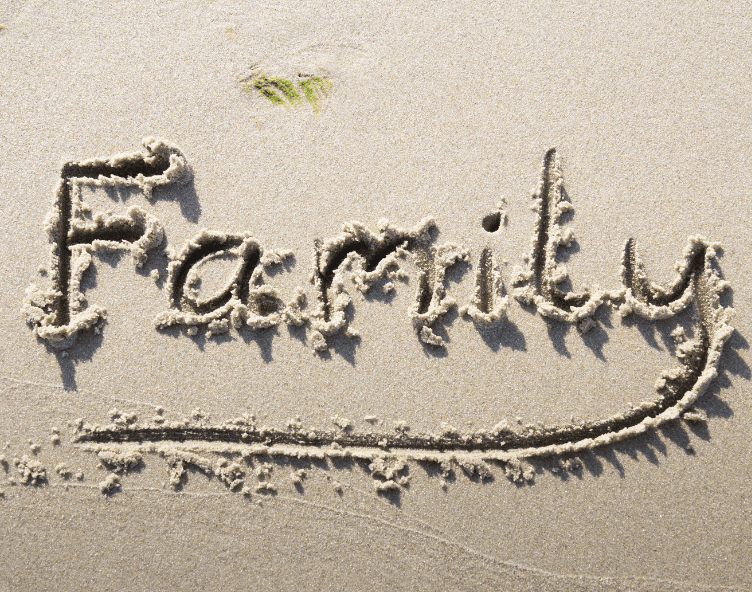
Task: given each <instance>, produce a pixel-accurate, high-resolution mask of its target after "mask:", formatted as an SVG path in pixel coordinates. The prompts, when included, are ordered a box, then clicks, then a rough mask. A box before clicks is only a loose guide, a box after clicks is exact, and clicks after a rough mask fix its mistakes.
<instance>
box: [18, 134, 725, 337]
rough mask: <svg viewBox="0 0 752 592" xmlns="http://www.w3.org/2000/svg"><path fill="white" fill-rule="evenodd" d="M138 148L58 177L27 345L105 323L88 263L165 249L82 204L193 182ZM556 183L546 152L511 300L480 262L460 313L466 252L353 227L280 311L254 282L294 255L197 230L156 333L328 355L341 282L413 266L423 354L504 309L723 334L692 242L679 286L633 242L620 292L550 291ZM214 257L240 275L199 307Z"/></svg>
mask: <svg viewBox="0 0 752 592" xmlns="http://www.w3.org/2000/svg"><path fill="white" fill-rule="evenodd" d="M143 144H144V151H142V152H136V153H132V154H125V155H119V156H114V157H110V158H95V159H91V160H87V161H84V162H69V163H66V164H65V165H63V167H62V171H61V175H60V181H59V183H58V185H57V188H56V189H55V198H54V205H53V209H52V211H51V213H50V215H49V216H48V219H47V221H46V230H47V233H48V235H49V239H50V243H51V252H50V262H49V271H50V279H51V284H52V285H51V286H50V287H49V288H47V289H40V288H38V287H37V286H35V285H32V286H31V287H30V288H29V290H28V291H27V298H26V302H25V305H24V313H25V315H26V319H27V321H28V323H29V324H30V325H31V326H32V327H33V328H34V331H35V332H36V334H37V335H38V336H39V337H40V338H41V339H44V340H47V341H48V342H49V343H51V344H52V345H53V346H55V347H58V348H67V347H70V346H71V345H72V344H73V343H74V341H75V339H76V337H77V335H79V334H81V333H82V332H84V331H86V330H90V329H92V328H94V327H98V326H100V325H101V323H102V322H103V320H104V319H105V316H106V311H105V310H104V309H102V308H101V307H98V306H95V305H88V303H87V299H86V297H85V296H84V294H83V289H82V278H83V275H84V273H85V272H86V270H87V269H88V268H89V266H90V265H92V254H93V253H95V252H106V251H130V253H131V257H132V259H133V262H134V264H135V265H136V266H137V267H140V266H142V265H143V264H144V262H145V261H146V259H147V255H148V252H149V251H151V250H154V249H158V248H161V247H162V245H163V243H164V236H165V229H164V226H163V224H162V222H160V220H158V219H157V218H156V217H155V216H153V215H152V214H150V213H149V212H148V211H146V210H144V209H143V208H141V207H138V206H133V207H131V208H129V209H128V210H127V212H126V213H125V214H124V215H115V214H111V213H108V214H104V213H92V209H91V206H89V205H88V204H87V203H85V201H84V199H83V192H82V188H83V187H85V186H89V187H105V188H106V187H132V188H138V189H140V190H141V191H143V193H144V194H145V195H146V197H147V198H148V199H152V194H153V192H154V191H155V190H158V188H160V187H164V186H166V185H169V184H180V183H185V182H187V181H188V180H190V178H191V170H190V167H189V165H188V163H187V160H186V158H185V156H184V155H183V153H182V151H181V150H180V149H179V148H177V147H176V146H174V145H172V144H170V143H168V142H165V141H162V140H157V139H154V138H146V139H145V140H144V142H143ZM562 182H563V176H562V170H561V164H560V162H559V159H558V157H557V154H556V151H555V150H553V149H552V150H549V151H548V152H547V153H546V154H545V156H544V159H543V165H542V169H541V177H540V182H539V184H538V187H537V189H536V191H535V192H534V194H533V199H534V201H535V211H536V212H537V224H536V228H535V232H534V235H533V241H532V250H531V253H530V256H529V257H528V258H526V262H525V266H524V267H523V268H518V269H517V272H516V274H515V277H514V279H513V280H512V286H511V291H510V294H509V295H505V290H504V286H503V281H502V277H501V272H500V267H499V261H498V260H497V257H496V256H495V255H494V253H493V252H492V251H491V250H490V249H484V250H483V251H482V252H481V253H480V254H479V256H478V264H477V266H476V268H477V271H476V279H475V281H476V289H475V292H474V296H473V297H472V299H471V300H470V301H469V302H468V303H466V304H464V305H463V306H459V305H458V303H457V302H456V301H455V300H454V299H453V298H451V297H449V296H448V295H447V293H446V288H445V284H446V273H447V270H448V269H449V268H451V267H452V266H453V265H456V264H458V263H459V262H461V261H469V260H470V252H469V251H468V250H467V249H465V248H463V247H462V246H460V245H457V244H454V243H445V244H440V245H436V244H434V242H435V241H434V238H433V237H434V236H435V234H436V233H435V230H436V223H435V221H434V220H433V219H432V218H425V219H423V220H421V221H420V222H419V223H417V224H416V225H415V226H413V227H412V228H408V229H404V228H399V227H396V226H393V225H391V224H389V223H388V222H386V221H381V222H380V223H379V227H378V229H377V232H372V231H371V230H369V229H368V228H366V227H365V226H363V225H362V224H360V223H358V222H351V223H348V224H345V226H344V228H343V230H342V232H341V233H340V234H339V235H337V236H334V237H332V238H329V239H326V240H318V241H316V242H315V244H314V245H313V247H314V249H313V250H314V256H313V272H312V274H311V281H312V283H313V286H314V290H315V293H316V302H315V304H314V305H313V306H311V307H310V309H309V308H308V306H307V302H306V297H305V294H304V290H303V289H302V288H298V289H297V291H296V293H295V294H294V295H293V297H292V298H291V300H290V301H288V302H283V301H282V299H281V298H280V296H279V293H278V290H277V289H276V288H275V287H274V286H272V285H269V284H268V283H265V275H264V271H265V270H268V268H270V267H271V266H274V265H281V264H284V262H285V260H286V259H288V258H290V257H292V256H293V253H292V252H290V251H284V250H280V249H272V248H269V247H267V246H264V245H262V244H261V243H260V242H259V241H257V240H256V239H255V238H253V236H252V235H251V234H250V233H235V234H228V233H224V232H218V231H207V230H202V231H201V232H200V233H198V234H197V235H196V236H195V237H194V238H193V239H191V240H190V241H188V242H187V243H186V244H185V245H184V246H183V248H182V249H181V250H180V251H179V252H177V253H175V254H171V262H170V264H169V267H168V278H167V282H166V289H167V290H168V292H169V301H170V308H169V309H168V310H166V311H164V312H163V313H161V314H159V315H158V316H157V317H156V319H155V320H154V324H155V326H156V327H157V328H160V329H161V328H165V327H170V326H176V325H177V326H182V327H184V328H185V329H186V331H187V333H188V334H189V335H196V334H197V333H198V330H199V327H202V328H203V330H204V331H206V332H207V333H208V334H210V335H211V334H218V333H222V332H226V331H228V330H229V329H230V327H231V326H234V327H236V328H239V327H241V326H244V325H245V326H250V327H252V328H254V329H263V328H268V327H272V326H275V325H278V324H280V323H288V324H291V325H296V326H303V325H308V326H309V327H310V331H311V333H310V343H311V345H312V347H313V348H314V349H315V350H317V351H322V350H326V349H327V347H328V343H327V339H328V338H329V337H331V336H332V335H335V334H337V333H341V334H343V335H346V336H354V335H356V334H357V332H356V331H355V330H354V329H353V328H352V327H351V326H349V323H348V319H347V315H346V309H347V307H348V306H349V305H350V303H351V301H352V300H351V297H350V294H349V293H348V291H347V290H348V284H346V281H345V280H346V279H348V278H349V279H351V280H353V281H354V284H355V286H356V287H357V289H359V290H362V291H364V292H365V291H367V290H368V289H369V288H371V287H372V286H373V285H374V284H375V283H376V282H377V281H381V282H382V283H383V287H384V289H385V290H387V291H390V290H393V289H394V283H393V282H392V280H396V279H407V277H408V274H407V272H406V271H405V270H404V269H403V266H401V262H402V261H404V260H405V259H407V258H410V259H411V260H412V262H413V264H414V267H415V269H417V282H416V285H417V294H416V296H415V299H414V302H413V304H412V306H411V308H410V310H409V311H408V316H409V318H410V319H411V321H412V323H413V326H414V327H415V330H416V334H417V336H418V338H419V339H420V340H421V341H422V342H423V343H425V344H427V345H428V346H435V347H443V346H444V342H443V340H442V339H441V338H440V337H439V336H438V335H437V334H436V333H434V330H433V327H434V324H435V323H436V322H437V321H439V320H440V319H441V317H443V316H444V315H446V314H447V313H448V312H449V311H450V310H451V309H452V308H454V307H458V306H459V312H460V313H461V314H462V315H463V316H465V317H466V318H468V319H470V320H472V321H473V322H474V323H475V324H476V325H478V327H479V328H488V327H492V326H494V325H496V324H498V323H501V322H503V321H504V320H505V318H506V310H507V308H508V306H509V299H510V296H511V297H514V298H516V299H517V300H518V301H519V302H521V303H523V304H525V305H529V306H534V307H536V310H537V311H538V312H539V313H540V314H541V315H542V316H544V317H546V318H548V319H551V320H556V321H560V322H565V323H576V324H577V325H578V327H579V328H580V329H582V330H587V328H588V327H589V326H592V323H593V321H592V316H593V314H594V313H595V312H596V311H597V309H598V308H599V307H600V306H604V305H606V306H612V307H615V308H616V309H617V310H618V311H619V312H620V313H621V314H622V315H628V314H631V313H634V314H637V315H639V316H641V317H643V318H646V319H649V320H657V319H665V318H668V317H670V316H673V315H675V314H677V313H678V312H680V311H682V310H684V309H686V308H687V307H688V306H689V305H690V304H692V303H694V304H696V305H697V306H696V308H697V310H698V314H699V315H700V318H701V322H700V327H701V331H700V333H703V334H704V333H707V335H705V336H704V337H702V336H701V341H703V342H704V343H705V345H706V346H707V345H708V344H709V343H710V341H712V339H713V336H714V333H715V330H714V328H713V327H714V326H715V325H718V324H719V323H720V325H723V326H725V320H726V319H727V318H728V317H729V316H730V310H728V309H724V308H723V307H721V306H720V305H719V302H718V295H719V294H720V292H721V291H722V290H723V289H724V288H725V287H726V283H725V282H724V281H723V280H721V279H720V276H719V275H718V273H717V272H716V271H715V269H716V267H717V259H716V249H717V245H714V244H712V243H710V242H708V241H707V240H705V239H704V238H702V237H690V239H689V241H688V245H687V247H686V248H685V250H684V253H683V255H682V260H681V261H680V262H679V264H678V265H677V269H678V275H677V278H676V279H675V281H674V282H673V283H672V284H671V285H670V286H669V287H667V288H663V287H660V286H657V285H655V284H653V283H651V282H650V281H649V280H648V278H647V276H646V273H645V271H644V266H643V265H642V263H641V261H640V259H639V256H638V254H637V249H636V241H635V240H633V239H630V240H629V241H627V244H626V246H625V249H624V253H623V257H622V280H623V286H622V287H620V288H619V289H617V290H613V291H610V292H608V291H605V290H602V289H600V288H593V289H590V290H586V291H584V292H582V293H573V292H566V291H564V290H562V289H561V287H560V286H561V285H562V283H563V282H564V280H566V279H567V272H566V268H565V266H564V265H563V264H562V263H561V262H560V261H558V260H557V255H558V254H559V252H560V249H562V248H564V247H566V246H567V245H569V244H570V243H571V241H572V239H573V235H572V232H571V230H569V229H566V230H565V229H564V228H563V224H562V221H561V217H562V215H563V214H564V213H565V212H567V211H568V210H571V209H572V206H571V204H570V203H569V202H568V201H567V199H566V196H565V193H564V191H563V186H562ZM496 217H497V218H498V217H499V214H498V213H497V214H496ZM497 222H498V220H497ZM491 223H493V221H492V222H491ZM486 225H487V221H486V220H484V227H485V226H486ZM496 226H498V224H496ZM218 257H230V258H232V259H233V260H236V261H237V265H236V267H235V269H234V271H233V272H232V274H231V276H230V277H228V278H227V281H226V283H225V285H224V288H222V289H221V290H219V291H218V292H216V293H214V294H212V295H211V296H210V297H204V298H202V297H201V296H200V295H199V294H198V293H197V291H196V290H195V289H194V287H195V285H196V283H197V281H196V279H197V273H198V271H197V270H198V269H199V268H200V266H201V264H203V263H206V262H209V261H211V260H212V259H213V258H218ZM720 325H719V326H720Z"/></svg>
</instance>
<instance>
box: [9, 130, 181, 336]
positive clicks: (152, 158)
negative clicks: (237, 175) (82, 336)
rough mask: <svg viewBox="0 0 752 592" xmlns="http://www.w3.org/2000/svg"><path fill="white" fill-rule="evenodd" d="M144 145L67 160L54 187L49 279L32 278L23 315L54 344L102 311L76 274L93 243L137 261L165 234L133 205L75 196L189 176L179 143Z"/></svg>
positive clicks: (146, 188) (147, 190) (147, 187)
mask: <svg viewBox="0 0 752 592" xmlns="http://www.w3.org/2000/svg"><path fill="white" fill-rule="evenodd" d="M143 144H144V148H145V152H136V153H133V154H122V155H119V156H113V157H111V158H94V159H91V160H87V161H84V162H68V163H65V164H64V165H63V167H62V170H61V172H60V181H59V182H58V185H57V188H56V190H55V203H54V207H53V210H52V212H51V214H50V216H49V217H48V218H47V221H46V224H45V227H46V230H47V233H48V235H49V238H50V243H51V245H52V246H51V252H50V275H51V280H52V286H51V287H50V288H49V289H47V290H41V289H39V288H37V287H36V286H31V287H30V288H29V290H28V291H27V299H26V303H25V305H24V312H25V315H26V319H27V321H28V322H29V324H31V325H32V326H33V327H34V330H35V332H36V333H37V335H39V336H40V337H41V338H43V339H46V340H48V342H49V343H51V344H52V345H53V346H54V347H60V348H65V347H69V346H70V345H71V344H72V343H73V341H75V339H76V336H77V335H78V334H79V333H80V332H81V331H83V330H86V329H91V328H92V327H94V326H95V325H97V324H98V323H99V322H100V321H102V320H103V319H104V318H105V315H106V311H105V310H104V309H102V308H99V307H97V306H91V307H88V308H86V298H85V297H84V295H83V293H82V291H81V286H80V284H81V278H82V276H83V274H84V272H85V271H86V269H87V268H88V267H89V265H90V264H91V252H92V251H106V250H129V251H130V253H131V257H132V259H133V262H134V264H135V265H136V266H137V267H139V266H141V265H143V263H144V261H145V260H146V252H147V251H149V250H150V249H153V248H155V247H157V246H159V245H160V244H161V243H162V241H163V240H164V227H163V226H162V224H161V222H159V220H157V219H156V218H155V217H154V216H152V215H151V214H149V213H147V212H146V211H145V210H144V209H142V208H139V207H137V206H134V207H131V208H130V209H129V210H128V213H127V215H126V216H114V215H104V214H98V215H96V216H95V217H94V218H93V220H87V214H90V213H91V212H90V211H89V210H88V209H87V206H86V205H85V204H84V203H83V201H82V199H81V187H82V186H83V185H90V186H95V187H137V188H139V189H141V190H142V191H143V192H144V194H145V195H146V197H147V198H149V199H150V198H151V196H152V191H153V190H154V188H155V187H160V186H165V185H169V184H170V183H175V182H186V181H188V180H189V179H190V175H191V173H190V169H189V168H188V165H187V162H186V160H185V157H184V156H183V154H182V152H180V150H179V149H178V148H177V147H175V146H173V145H171V144H169V143H167V142H164V141H161V140H156V139H154V138H146V139H144V142H143Z"/></svg>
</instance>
